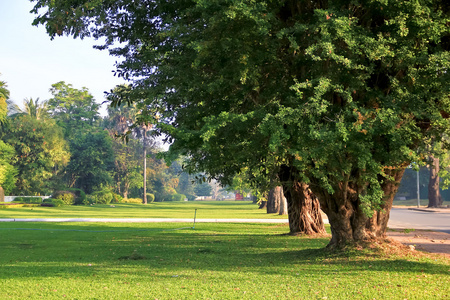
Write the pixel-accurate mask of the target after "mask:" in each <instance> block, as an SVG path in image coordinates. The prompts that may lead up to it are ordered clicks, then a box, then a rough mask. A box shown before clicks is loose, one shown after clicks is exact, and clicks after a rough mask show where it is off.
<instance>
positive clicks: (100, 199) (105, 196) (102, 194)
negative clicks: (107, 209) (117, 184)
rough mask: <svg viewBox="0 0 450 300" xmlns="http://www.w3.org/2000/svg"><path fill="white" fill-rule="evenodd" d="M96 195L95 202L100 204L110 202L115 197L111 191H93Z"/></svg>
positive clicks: (93, 194)
mask: <svg viewBox="0 0 450 300" xmlns="http://www.w3.org/2000/svg"><path fill="white" fill-rule="evenodd" d="M92 196H94V197H95V203H98V204H110V203H111V201H112V199H113V194H112V192H110V191H103V190H102V191H97V192H94V193H92Z"/></svg>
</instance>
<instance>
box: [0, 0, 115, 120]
mask: <svg viewBox="0 0 450 300" xmlns="http://www.w3.org/2000/svg"><path fill="white" fill-rule="evenodd" d="M32 8H33V3H31V2H30V1H29V0H0V28H1V30H0V73H1V75H0V80H1V81H5V82H6V84H7V86H8V89H9V91H10V99H11V100H12V101H14V102H15V103H17V104H18V105H19V106H22V103H23V100H24V99H25V98H33V99H36V98H39V99H40V100H41V101H44V100H48V99H50V98H51V94H50V93H49V89H50V87H51V85H52V84H54V83H57V82H59V81H65V82H66V83H67V84H69V83H70V84H72V85H73V87H74V88H77V89H81V88H83V87H86V88H87V89H88V90H89V92H90V93H91V94H92V95H93V96H94V98H95V99H96V101H97V102H98V103H101V102H103V101H104V100H105V98H104V92H105V91H109V90H111V89H112V88H114V86H116V85H117V84H121V83H123V80H121V79H119V78H117V77H115V76H114V75H113V73H112V71H113V70H114V64H115V62H116V60H117V58H115V57H112V56H109V53H108V52H107V51H100V50H96V49H93V48H92V46H93V45H95V44H98V42H96V41H95V40H94V39H84V40H80V39H73V38H72V37H66V36H63V37H55V39H54V40H50V37H49V36H48V35H47V33H46V32H45V28H44V27H43V26H39V27H36V26H33V25H31V23H32V22H33V19H34V15H33V14H31V13H30V10H31V9H32ZM105 111H106V105H103V106H102V109H101V113H102V114H103V115H104V114H105Z"/></svg>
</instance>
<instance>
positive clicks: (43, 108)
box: [8, 98, 49, 119]
mask: <svg viewBox="0 0 450 300" xmlns="http://www.w3.org/2000/svg"><path fill="white" fill-rule="evenodd" d="M8 104H9V105H8V106H9V107H8V110H9V115H10V117H14V116H15V115H29V116H30V117H32V118H35V119H45V118H47V117H49V114H48V108H47V102H45V101H44V102H41V103H39V98H37V99H36V100H33V98H28V99H24V100H23V108H21V107H20V106H19V105H17V104H15V103H12V102H10V103H8Z"/></svg>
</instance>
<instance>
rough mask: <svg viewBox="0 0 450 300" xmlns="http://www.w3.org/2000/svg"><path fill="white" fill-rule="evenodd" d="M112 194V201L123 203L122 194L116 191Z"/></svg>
mask: <svg viewBox="0 0 450 300" xmlns="http://www.w3.org/2000/svg"><path fill="white" fill-rule="evenodd" d="M112 196H113V198H112V201H111V203H122V201H123V197H122V196H120V195H119V194H116V193H112Z"/></svg>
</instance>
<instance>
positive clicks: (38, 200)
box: [12, 197, 42, 204]
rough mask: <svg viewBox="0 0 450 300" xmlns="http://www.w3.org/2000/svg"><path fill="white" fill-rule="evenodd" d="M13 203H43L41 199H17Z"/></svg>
mask: <svg viewBox="0 0 450 300" xmlns="http://www.w3.org/2000/svg"><path fill="white" fill-rule="evenodd" d="M12 202H15V203H26V204H40V203H42V198H41V197H16V198H14V200H13V201H12Z"/></svg>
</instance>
